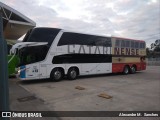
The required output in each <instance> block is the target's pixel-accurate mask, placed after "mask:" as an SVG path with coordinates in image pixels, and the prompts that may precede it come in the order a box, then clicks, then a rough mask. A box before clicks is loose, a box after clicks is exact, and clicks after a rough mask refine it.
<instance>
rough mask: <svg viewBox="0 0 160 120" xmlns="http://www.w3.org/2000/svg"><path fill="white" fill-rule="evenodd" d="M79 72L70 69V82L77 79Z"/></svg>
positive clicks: (68, 74)
mask: <svg viewBox="0 0 160 120" xmlns="http://www.w3.org/2000/svg"><path fill="white" fill-rule="evenodd" d="M77 75H78V72H77V70H76V69H75V68H70V69H69V70H68V73H67V76H68V79H70V80H75V79H76V78H77Z"/></svg>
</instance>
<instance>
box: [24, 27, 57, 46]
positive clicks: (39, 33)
mask: <svg viewBox="0 0 160 120" xmlns="http://www.w3.org/2000/svg"><path fill="white" fill-rule="evenodd" d="M59 31H60V29H56V28H35V29H33V30H32V31H29V32H28V33H27V35H26V37H25V39H24V40H23V41H25V42H48V45H49V46H50V45H51V44H52V42H53V40H54V39H55V37H56V36H57V34H58V32H59ZM28 34H29V35H28Z"/></svg>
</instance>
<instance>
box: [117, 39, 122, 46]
mask: <svg viewBox="0 0 160 120" xmlns="http://www.w3.org/2000/svg"><path fill="white" fill-rule="evenodd" d="M120 42H121V40H118V39H117V40H116V47H120Z"/></svg>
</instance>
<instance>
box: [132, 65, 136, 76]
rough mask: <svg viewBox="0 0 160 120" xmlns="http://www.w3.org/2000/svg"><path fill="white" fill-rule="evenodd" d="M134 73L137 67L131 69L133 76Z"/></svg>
mask: <svg viewBox="0 0 160 120" xmlns="http://www.w3.org/2000/svg"><path fill="white" fill-rule="evenodd" d="M134 73H136V67H135V66H132V67H131V74H134Z"/></svg>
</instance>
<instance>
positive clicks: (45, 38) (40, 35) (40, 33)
mask: <svg viewBox="0 0 160 120" xmlns="http://www.w3.org/2000/svg"><path fill="white" fill-rule="evenodd" d="M59 31H60V29H56V28H34V29H31V30H29V31H28V32H27V34H26V36H25V37H24V39H23V42H47V43H48V44H47V45H40V46H32V47H24V48H23V49H21V50H20V51H19V56H20V65H26V64H31V63H35V62H39V61H42V60H44V59H45V57H46V55H47V53H48V50H49V48H50V46H51V44H52V42H53V40H54V39H55V37H56V36H57V34H58V33H59Z"/></svg>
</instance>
